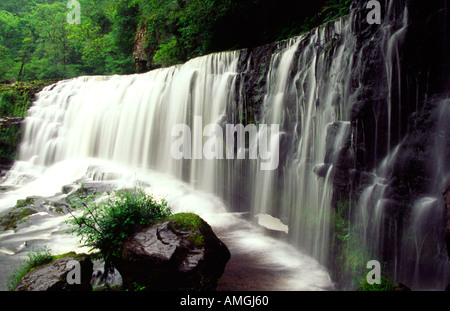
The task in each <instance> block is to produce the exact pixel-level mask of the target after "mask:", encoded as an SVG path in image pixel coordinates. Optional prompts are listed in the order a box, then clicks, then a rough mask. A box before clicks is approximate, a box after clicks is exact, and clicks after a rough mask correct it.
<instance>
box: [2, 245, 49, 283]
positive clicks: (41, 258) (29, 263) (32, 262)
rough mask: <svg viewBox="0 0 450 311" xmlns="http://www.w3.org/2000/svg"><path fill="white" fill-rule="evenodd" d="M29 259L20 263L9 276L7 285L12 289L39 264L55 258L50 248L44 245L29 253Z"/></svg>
mask: <svg viewBox="0 0 450 311" xmlns="http://www.w3.org/2000/svg"><path fill="white" fill-rule="evenodd" d="M27 257H28V259H27V260H26V261H25V262H24V263H21V264H20V265H19V267H18V268H16V269H15V270H14V271H13V272H12V273H11V274H10V275H9V278H8V284H7V287H8V289H9V290H10V291H12V290H14V288H16V286H17V285H18V284H19V282H20V281H21V280H22V279H23V277H24V276H25V275H27V274H28V273H29V272H31V271H32V270H33V269H35V268H36V267H38V266H41V265H45V264H48V263H50V262H51V261H52V260H53V257H52V255H51V254H50V249H49V248H47V247H46V246H44V247H43V248H42V249H39V250H37V251H31V252H29V253H28V255H27Z"/></svg>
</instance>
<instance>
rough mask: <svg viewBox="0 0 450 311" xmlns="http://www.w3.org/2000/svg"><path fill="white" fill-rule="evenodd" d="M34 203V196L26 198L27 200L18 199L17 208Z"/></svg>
mask: <svg viewBox="0 0 450 311" xmlns="http://www.w3.org/2000/svg"><path fill="white" fill-rule="evenodd" d="M33 204H34V200H33V198H26V199H25V200H17V204H16V207H15V208H21V207H25V206H28V205H33Z"/></svg>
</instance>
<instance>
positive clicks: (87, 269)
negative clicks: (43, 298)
mask: <svg viewBox="0 0 450 311" xmlns="http://www.w3.org/2000/svg"><path fill="white" fill-rule="evenodd" d="M58 257H59V256H58ZM58 257H55V258H54V259H53V261H51V262H50V263H48V264H45V265H41V266H38V267H36V268H35V269H34V270H32V271H31V272H29V273H28V274H27V275H25V277H24V278H23V279H22V281H20V283H19V284H18V285H17V286H16V288H15V291H91V290H92V286H91V284H90V281H91V277H92V272H93V264H92V261H91V259H90V257H89V256H88V255H84V254H83V255H77V254H75V253H69V254H66V255H63V256H62V257H61V258H58ZM73 261H76V262H77V263H78V264H79V267H80V270H79V272H80V277H79V281H80V284H76V283H74V284H72V285H71V284H69V283H70V282H68V280H67V276H68V275H69V273H70V272H71V271H74V269H76V268H74V266H73V265H71V264H69V263H71V262H73ZM71 283H73V282H71Z"/></svg>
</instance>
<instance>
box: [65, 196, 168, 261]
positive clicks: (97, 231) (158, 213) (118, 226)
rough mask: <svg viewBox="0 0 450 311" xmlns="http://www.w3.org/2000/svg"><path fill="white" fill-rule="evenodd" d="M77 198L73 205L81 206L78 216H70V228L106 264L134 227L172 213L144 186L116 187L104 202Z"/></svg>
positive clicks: (163, 201) (148, 223)
mask: <svg viewBox="0 0 450 311" xmlns="http://www.w3.org/2000/svg"><path fill="white" fill-rule="evenodd" d="M88 200H89V197H87V198H83V199H80V200H78V201H76V202H75V203H74V204H72V207H76V208H80V207H82V208H84V210H83V213H82V215H81V216H79V217H76V216H74V215H73V214H72V216H73V219H71V220H69V224H71V225H72V228H71V230H70V231H69V232H71V233H76V234H77V236H81V239H82V240H84V242H85V245H86V246H89V247H92V248H93V249H98V250H100V252H101V253H102V255H103V257H104V259H105V263H106V267H107V268H109V267H110V265H111V263H112V262H111V259H112V257H111V256H113V257H118V256H119V250H120V244H121V243H122V242H123V241H125V240H126V239H127V238H128V237H129V236H130V235H131V234H132V233H133V232H134V231H135V230H136V229H137V228H139V227H146V226H149V225H151V224H152V223H154V222H156V221H159V220H162V219H164V218H166V217H168V216H169V215H171V211H170V208H169V207H168V206H167V202H166V201H165V200H162V201H161V202H158V201H156V200H155V199H154V198H153V197H152V196H151V195H149V194H147V193H145V192H144V191H143V190H134V191H126V190H120V191H116V192H115V193H114V194H113V195H111V196H109V197H108V199H107V200H106V202H104V203H88Z"/></svg>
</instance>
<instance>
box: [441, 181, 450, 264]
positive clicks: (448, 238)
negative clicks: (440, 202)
mask: <svg viewBox="0 0 450 311" xmlns="http://www.w3.org/2000/svg"><path fill="white" fill-rule="evenodd" d="M442 194H443V195H444V200H445V206H446V208H447V213H446V216H447V226H446V231H445V243H446V245H447V253H448V257H449V258H450V185H449V186H448V187H447V189H445V190H444V192H443V193H442Z"/></svg>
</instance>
